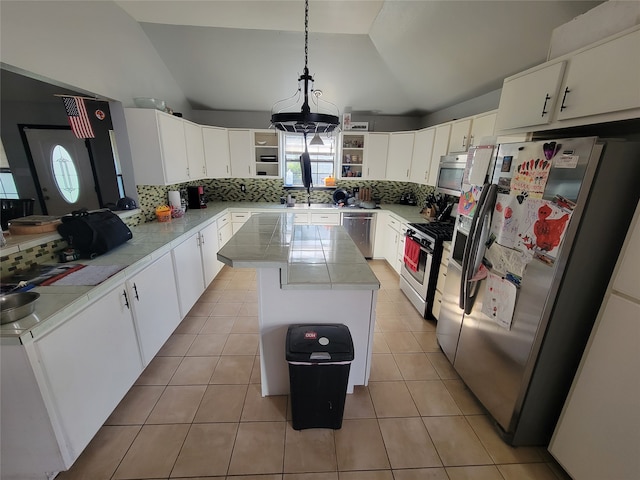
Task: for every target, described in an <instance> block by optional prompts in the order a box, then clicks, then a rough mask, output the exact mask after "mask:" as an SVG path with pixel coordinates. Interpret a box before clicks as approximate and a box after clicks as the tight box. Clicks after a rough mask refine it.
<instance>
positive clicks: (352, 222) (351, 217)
mask: <svg viewBox="0 0 640 480" xmlns="http://www.w3.org/2000/svg"><path fill="white" fill-rule="evenodd" d="M342 226H343V227H344V228H345V230H346V231H347V232H348V233H349V235H350V236H351V239H352V240H353V241H354V243H355V244H356V245H357V246H358V248H359V249H360V252H362V255H363V256H364V258H373V238H374V235H375V229H376V223H375V213H374V212H370V211H359V212H342Z"/></svg>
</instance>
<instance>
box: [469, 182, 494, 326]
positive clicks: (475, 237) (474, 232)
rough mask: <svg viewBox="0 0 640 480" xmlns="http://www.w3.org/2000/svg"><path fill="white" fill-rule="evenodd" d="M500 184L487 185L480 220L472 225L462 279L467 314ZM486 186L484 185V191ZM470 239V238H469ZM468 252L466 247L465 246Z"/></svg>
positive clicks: (478, 211) (470, 306)
mask: <svg viewBox="0 0 640 480" xmlns="http://www.w3.org/2000/svg"><path fill="white" fill-rule="evenodd" d="M497 189H498V186H497V185H494V184H491V185H488V186H486V192H487V194H486V195H484V198H482V197H483V196H482V195H481V197H480V198H481V199H482V200H483V201H482V205H480V206H479V207H478V208H477V210H476V211H477V213H478V219H477V220H478V221H477V222H476V223H475V225H472V228H471V231H470V232H469V239H470V240H471V242H470V243H471V245H470V247H469V255H468V258H467V264H466V268H465V270H464V271H463V275H462V281H463V282H464V293H465V296H464V301H463V306H462V308H463V309H464V313H465V314H467V315H468V314H469V313H471V308H472V302H471V300H472V299H473V297H475V295H476V292H477V289H478V285H477V284H478V282H476V281H472V280H471V278H473V276H474V275H475V274H476V272H475V271H474V268H475V264H476V259H477V258H478V255H479V254H480V252H479V249H480V248H481V245H480V241H481V240H482V238H481V236H482V231H483V229H484V227H485V225H490V224H491V222H487V217H489V216H490V215H491V213H492V211H493V208H494V206H495V202H496V196H497ZM484 190H485V188H484V187H483V193H484ZM469 239H468V240H469ZM465 247H466V245H465ZM465 253H466V248H465Z"/></svg>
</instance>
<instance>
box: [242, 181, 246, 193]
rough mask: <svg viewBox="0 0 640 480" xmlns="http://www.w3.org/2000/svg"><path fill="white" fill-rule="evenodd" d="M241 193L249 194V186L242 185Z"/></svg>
mask: <svg viewBox="0 0 640 480" xmlns="http://www.w3.org/2000/svg"><path fill="white" fill-rule="evenodd" d="M240 191H241V192H242V193H247V186H246V185H245V184H244V183H241V184H240Z"/></svg>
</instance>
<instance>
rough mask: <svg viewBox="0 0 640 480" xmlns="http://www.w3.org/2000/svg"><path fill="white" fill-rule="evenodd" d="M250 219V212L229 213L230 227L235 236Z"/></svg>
mask: <svg viewBox="0 0 640 480" xmlns="http://www.w3.org/2000/svg"><path fill="white" fill-rule="evenodd" d="M250 218H251V212H250V211H245V212H231V226H232V231H233V234H234V235H235V234H236V233H237V232H238V230H240V228H241V227H242V226H243V225H244V224H245V223H247V220H249V219H250Z"/></svg>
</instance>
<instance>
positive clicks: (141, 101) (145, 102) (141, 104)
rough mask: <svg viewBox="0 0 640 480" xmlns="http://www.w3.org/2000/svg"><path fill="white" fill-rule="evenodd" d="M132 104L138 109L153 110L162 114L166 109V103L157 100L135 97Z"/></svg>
mask: <svg viewBox="0 0 640 480" xmlns="http://www.w3.org/2000/svg"><path fill="white" fill-rule="evenodd" d="M133 103H135V104H136V107H138V108H155V109H156V110H160V111H162V112H164V111H165V110H166V109H167V103H166V102H165V101H164V100H159V99H157V98H149V97H136V98H134V99H133Z"/></svg>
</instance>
